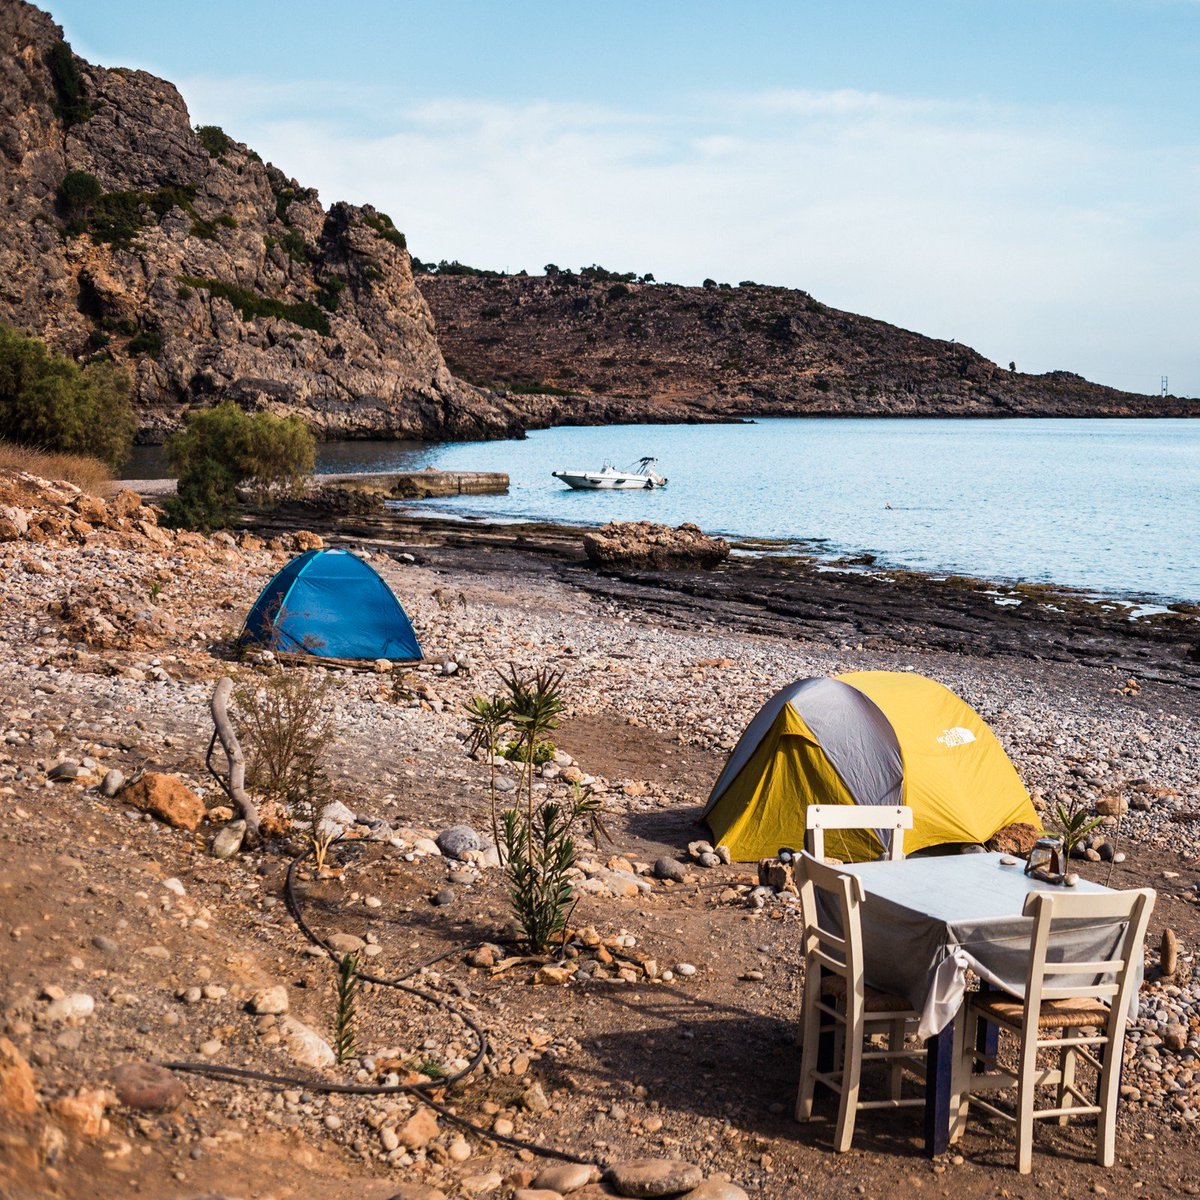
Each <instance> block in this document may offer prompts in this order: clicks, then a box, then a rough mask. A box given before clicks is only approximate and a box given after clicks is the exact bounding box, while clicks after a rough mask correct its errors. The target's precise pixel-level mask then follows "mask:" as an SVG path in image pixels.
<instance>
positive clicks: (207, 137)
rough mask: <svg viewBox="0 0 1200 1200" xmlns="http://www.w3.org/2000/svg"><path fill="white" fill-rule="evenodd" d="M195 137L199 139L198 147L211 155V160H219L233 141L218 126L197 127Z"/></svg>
mask: <svg viewBox="0 0 1200 1200" xmlns="http://www.w3.org/2000/svg"><path fill="white" fill-rule="evenodd" d="M196 135H197V136H198V137H199V138H200V145H202V146H203V147H204V148H205V150H207V151H208V152H209V154H211V155H212V157H213V158H220V157H221V155H222V154H224V153H225V151H226V150H228V149H229V147H230V146H232V145H233V141H232V139H231V138H230V136H229V134H227V133H226V132H225V130H223V129H222V128H221V127H220V125H197V126H196Z"/></svg>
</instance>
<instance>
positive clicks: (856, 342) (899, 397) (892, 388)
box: [418, 272, 1200, 424]
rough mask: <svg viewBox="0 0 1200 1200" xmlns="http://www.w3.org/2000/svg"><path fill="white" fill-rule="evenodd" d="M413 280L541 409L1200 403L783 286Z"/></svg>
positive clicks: (569, 277)
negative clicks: (1014, 358)
mask: <svg viewBox="0 0 1200 1200" xmlns="http://www.w3.org/2000/svg"><path fill="white" fill-rule="evenodd" d="M418 283H419V285H420V287H421V290H422V292H423V293H424V295H425V297H426V299H427V300H428V301H429V304H430V307H431V308H432V309H433V313H434V316H435V317H436V319H437V327H438V339H439V342H440V344H441V347H442V351H443V353H444V354H445V355H446V360H447V362H448V363H449V364H450V366H451V369H452V370H454V371H455V372H457V373H458V374H459V375H461V376H462V377H463V378H464V379H470V380H472V381H473V382H475V383H478V384H481V385H483V386H487V387H496V388H506V387H507V388H516V389H517V390H518V391H538V390H540V391H541V392H542V393H543V395H542V396H541V397H540V398H537V399H534V398H533V397H531V398H530V399H531V405H532V408H531V411H530V413H529V416H530V419H531V420H534V421H543V422H547V423H553V422H556V421H566V420H576V421H581V422H585V423H586V422H592V423H598V424H599V423H606V422H609V421H616V420H630V419H643V420H646V419H649V420H664V421H670V420H681V419H682V420H711V419H713V418H714V417H728V416H749V415H753V414H761V415H764V416H766V415H776V416H785V415H801V414H814V415H815V414H830V415H862V416H943V415H944V416H980V417H995V416H1196V415H1200V401H1198V400H1186V399H1180V398H1176V397H1166V398H1163V397H1158V396H1142V395H1135V394H1133V393H1130V392H1122V391H1118V390H1116V389H1114V388H1108V387H1102V386H1100V385H1099V384H1094V383H1089V382H1088V381H1087V380H1085V379H1083V378H1081V377H1080V376H1079V375H1074V374H1071V373H1069V372H1067V371H1053V372H1051V373H1049V374H1046V375H1026V374H1022V373H1021V372H1019V371H1015V370H1009V369H1006V368H1003V367H1000V366H997V364H996V363H993V362H990V361H988V359H986V358H984V357H983V355H981V354H978V353H976V352H975V351H974V350H972V349H971V348H970V347H969V346H963V345H960V344H958V343H955V342H944V341H937V340H935V339H933V338H928V337H922V336H921V335H920V334H917V333H911V332H910V331H908V330H906V329H898V328H897V327H895V326H894V325H888V324H886V323H885V322H883V321H875V320H872V319H871V318H869V317H861V316H857V315H856V314H854V313H849V312H840V311H839V310H837V309H834V308H829V307H828V306H827V305H824V304H822V303H820V302H819V301H818V300H816V299H814V298H813V297H812V296H810V295H809V294H808V293H807V292H801V291H795V290H792V289H788V288H780V287H764V286H760V285H756V284H742V285H740V286H738V287H728V286H725V285H722V286H714V287H707V288H688V287H677V286H675V285H672V284H654V283H638V282H629V281H622V280H619V279H618V280H616V281H614V280H613V278H611V277H610V278H595V277H589V276H588V275H587V274H574V273H567V272H560V273H558V274H554V275H550V276H547V277H542V276H535V277H526V276H502V277H496V276H491V277H489V276H483V275H460V274H453V275H451V274H424V275H419V276H418ZM560 392H561V393H572V394H573V395H571V396H566V395H559V394H558V393H560Z"/></svg>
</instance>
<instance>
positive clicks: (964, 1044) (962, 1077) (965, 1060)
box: [950, 1004, 978, 1144]
mask: <svg viewBox="0 0 1200 1200" xmlns="http://www.w3.org/2000/svg"><path fill="white" fill-rule="evenodd" d="M977 1024H978V1020H977V1019H975V1020H973V1019H972V1016H971V1009H970V1006H969V1004H965V1005H963V1007H962V1010H961V1011H960V1012H959V1014H958V1016H957V1017H956V1018H955V1021H954V1052H953V1059H954V1076H953V1079H952V1081H951V1084H950V1142H951V1144H953V1143H954V1142H957V1141H958V1140H959V1139H960V1138H961V1137H962V1135H963V1134H964V1133H966V1132H967V1116H968V1113H969V1112H970V1108H971V1077H972V1075H973V1073H974V1067H975V1060H974V1057H973V1056H972V1053H971V1049H972V1047H973V1046H974V1045H975V1042H976V1040H977V1039H976V1030H975V1026H976V1025H977Z"/></svg>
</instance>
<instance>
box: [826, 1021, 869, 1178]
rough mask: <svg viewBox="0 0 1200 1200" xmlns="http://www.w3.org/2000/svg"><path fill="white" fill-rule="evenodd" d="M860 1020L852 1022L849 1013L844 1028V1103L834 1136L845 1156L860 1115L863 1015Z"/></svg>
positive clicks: (835, 1146) (836, 1143)
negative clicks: (859, 1086)
mask: <svg viewBox="0 0 1200 1200" xmlns="http://www.w3.org/2000/svg"><path fill="white" fill-rule="evenodd" d="M857 1016H858V1019H857V1020H856V1021H853V1022H851V1021H850V1020H849V1014H848V1013H847V1020H846V1024H845V1026H844V1027H843V1028H842V1036H843V1039H844V1041H843V1056H842V1102H841V1104H840V1105H839V1106H838V1118H837V1132H836V1133H835V1134H834V1149H835V1150H836V1151H837V1152H838V1153H839V1154H843V1153H845V1152H846V1151H847V1150H849V1149H850V1143H851V1142H852V1141H853V1140H854V1118H855V1117H856V1116H857V1115H858V1085H859V1080H860V1079H861V1077H862V1056H863V1037H864V1035H865V1032H866V1031H865V1030H864V1028H863V1015H862V1013H861V1012H859V1013H858V1014H857Z"/></svg>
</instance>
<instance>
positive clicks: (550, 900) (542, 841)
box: [502, 784, 600, 954]
mask: <svg viewBox="0 0 1200 1200" xmlns="http://www.w3.org/2000/svg"><path fill="white" fill-rule="evenodd" d="M599 809H600V801H599V800H598V798H597V797H596V796H594V795H593V794H592V791H591V789H590V788H581V787H580V786H579V785H578V784H576V785H574V787H573V788H572V794H571V799H570V800H569V801H568V802H566V803H565V804H560V803H558V802H557V801H553V800H546V801H543V802H542V803H541V804H539V805H538V806H537V807H536V808H530V809H527V810H526V811H525V812H521V811H520V809H519V808H510V809H508V811H506V812H505V814H504V818H503V834H502V838H503V842H504V851H505V860H506V867H505V870H506V872H507V874H508V893H509V898H510V900H511V901H512V907H513V913H514V915H515V916H516V918H517V922H518V923H519V924H520V926H521V930H522V932H523V933H524V935H525V940H526V942H527V943H528V944H529V948H530V950H531V951H532V952H533V953H535V954H541V953H542V952H543V951H545V950H546V949H547V948H548V947H549V946H550V944H551V942H553V941H554V939H555V938H556V937H558V936H559V935H561V934H562V932H563V930H564V929H565V928H566V925H567V919H568V917H569V916H570V912H571V907H572V903H571V899H572V887H571V878H570V874H571V870H572V868H573V867H574V866H575V839H574V836H573V832H574V829H575V827H576V825H577V824H578V823H579V822H580V821H581V820H583V819H585V818H592V819H596V818H597V817H598V814H599Z"/></svg>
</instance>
